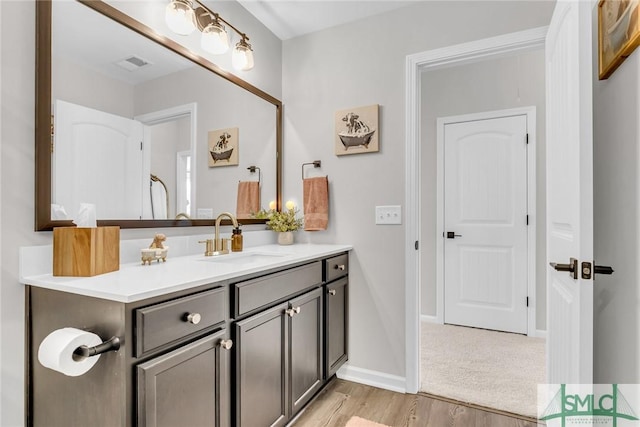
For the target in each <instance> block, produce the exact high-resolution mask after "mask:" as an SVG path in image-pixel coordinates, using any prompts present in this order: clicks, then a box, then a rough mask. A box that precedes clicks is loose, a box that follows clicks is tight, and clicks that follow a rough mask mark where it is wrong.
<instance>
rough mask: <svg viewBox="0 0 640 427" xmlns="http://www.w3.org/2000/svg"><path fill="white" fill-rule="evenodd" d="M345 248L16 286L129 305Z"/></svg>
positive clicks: (252, 253) (299, 248)
mask: <svg viewBox="0 0 640 427" xmlns="http://www.w3.org/2000/svg"><path fill="white" fill-rule="evenodd" d="M351 249H352V246H350V245H318V244H295V245H290V246H280V245H265V246H257V247H252V248H249V249H246V250H244V251H243V252H235V253H230V254H228V255H220V256H216V257H205V256H203V255H190V256H181V257H175V258H172V257H171V251H169V257H168V258H167V262H164V263H163V262H160V263H158V262H153V263H152V264H151V265H141V264H140V263H139V262H136V263H128V264H121V265H120V270H119V271H114V272H112V273H107V274H101V275H99V276H93V277H54V276H53V275H51V274H42V275H32V276H26V277H22V278H21V281H22V283H24V284H26V285H31V286H37V287H41V288H47V289H53V290H57V291H64V292H70V293H74V294H78V295H86V296H91V297H97V298H103V299H108V300H111V301H119V302H125V303H128V302H135V301H140V300H143V299H146V298H151V297H155V296H160V295H164V294H168V293H172V292H176V291H182V290H186V289H190V288H193V287H197V286H201V285H206V284H209V283H215V282H219V281H223V280H228V279H233V278H236V277H240V276H244V275H247V274H252V273H259V272H260V271H265V270H269V269H272V268H278V267H286V266H288V265H292V264H297V263H300V262H304V261H309V260H313V259H316V258H321V257H325V256H330V255H334V254H338V253H341V252H345V251H349V250H351Z"/></svg>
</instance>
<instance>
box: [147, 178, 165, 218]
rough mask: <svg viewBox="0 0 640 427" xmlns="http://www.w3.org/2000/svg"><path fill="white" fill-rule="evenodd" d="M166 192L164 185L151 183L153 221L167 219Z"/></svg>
mask: <svg viewBox="0 0 640 427" xmlns="http://www.w3.org/2000/svg"><path fill="white" fill-rule="evenodd" d="M168 214H169V212H167V192H166V191H165V189H164V185H162V184H160V182H158V181H151V215H152V217H153V219H167V218H168V216H167V215H168Z"/></svg>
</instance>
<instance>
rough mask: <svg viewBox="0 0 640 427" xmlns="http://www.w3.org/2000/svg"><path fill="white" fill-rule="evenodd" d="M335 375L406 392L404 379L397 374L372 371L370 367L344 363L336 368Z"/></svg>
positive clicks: (355, 381)
mask: <svg viewBox="0 0 640 427" xmlns="http://www.w3.org/2000/svg"><path fill="white" fill-rule="evenodd" d="M336 376H337V377H338V378H340V379H342V380H347V381H352V382H354V383H359V384H365V385H370V386H372V387H378V388H382V389H385V390H389V391H395V392H398V393H406V379H405V378H404V377H400V376H397V375H390V374H385V373H384V372H378V371H372V370H370V369H364V368H358V367H357V366H350V365H349V364H345V365H342V367H341V368H340V369H339V370H338V372H337V373H336Z"/></svg>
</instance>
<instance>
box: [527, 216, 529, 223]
mask: <svg viewBox="0 0 640 427" xmlns="http://www.w3.org/2000/svg"><path fill="white" fill-rule="evenodd" d="M527 225H529V215H527Z"/></svg>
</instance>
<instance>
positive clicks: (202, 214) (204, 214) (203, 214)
mask: <svg viewBox="0 0 640 427" xmlns="http://www.w3.org/2000/svg"><path fill="white" fill-rule="evenodd" d="M196 217H197V218H198V219H213V209H211V208H198V210H197V213H196Z"/></svg>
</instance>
